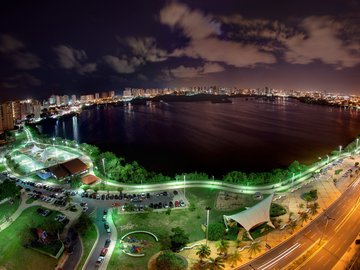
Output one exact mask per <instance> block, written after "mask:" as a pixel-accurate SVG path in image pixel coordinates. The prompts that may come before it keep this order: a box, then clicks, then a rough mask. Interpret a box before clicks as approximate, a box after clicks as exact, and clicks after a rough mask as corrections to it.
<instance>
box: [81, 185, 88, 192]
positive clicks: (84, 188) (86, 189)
mask: <svg viewBox="0 0 360 270" xmlns="http://www.w3.org/2000/svg"><path fill="white" fill-rule="evenodd" d="M82 189H83V190H84V191H88V190H89V189H90V186H89V185H85V186H83V187H82Z"/></svg>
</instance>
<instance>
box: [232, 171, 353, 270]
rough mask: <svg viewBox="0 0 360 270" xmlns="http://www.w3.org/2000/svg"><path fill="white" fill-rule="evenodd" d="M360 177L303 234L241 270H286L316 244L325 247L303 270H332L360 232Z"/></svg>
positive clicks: (292, 238)
mask: <svg viewBox="0 0 360 270" xmlns="http://www.w3.org/2000/svg"><path fill="white" fill-rule="evenodd" d="M359 205H360V178H358V179H357V180H356V181H355V182H354V183H353V184H352V185H351V186H350V187H349V188H348V189H347V190H346V191H345V192H344V193H343V195H342V196H341V197H340V198H339V199H338V200H337V201H335V202H334V203H333V204H332V205H331V206H330V207H329V208H328V209H327V210H326V211H325V212H323V213H322V214H321V215H319V216H318V218H317V219H316V220H314V221H313V222H311V223H310V224H309V225H308V226H307V227H305V228H304V229H303V230H302V231H300V232H299V233H297V234H296V235H294V236H293V237H291V238H290V239H289V240H287V241H285V242H283V243H281V244H280V245H279V246H277V247H275V248H273V249H271V250H270V251H268V252H267V253H265V254H264V255H262V256H260V257H258V258H256V259H254V260H253V261H251V262H249V263H247V264H245V265H243V266H241V267H239V268H237V269H257V270H267V269H282V268H284V267H286V266H287V265H288V264H290V263H291V262H293V261H294V260H295V259H296V258H297V257H299V256H300V255H301V254H302V253H303V252H305V251H306V250H307V249H308V248H309V247H310V246H312V245H313V244H316V245H318V243H319V242H320V241H321V243H320V245H321V244H324V246H323V247H322V248H321V249H319V250H318V252H317V253H316V254H314V256H313V257H311V258H310V259H309V260H308V261H307V262H306V263H305V264H304V265H302V266H301V269H314V270H315V269H331V268H332V267H333V266H334V265H335V264H336V263H337V262H338V261H339V259H341V257H342V255H343V254H344V253H345V251H346V250H347V248H348V247H349V246H350V244H351V242H353V241H354V240H355V238H356V237H357V235H358V233H359V231H360V222H358V219H359V216H360V207H359Z"/></svg>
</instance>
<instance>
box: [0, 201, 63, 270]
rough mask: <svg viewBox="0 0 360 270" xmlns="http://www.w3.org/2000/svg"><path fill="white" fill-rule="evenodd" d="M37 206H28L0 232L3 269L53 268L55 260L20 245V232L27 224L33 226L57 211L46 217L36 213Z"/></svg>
mask: <svg viewBox="0 0 360 270" xmlns="http://www.w3.org/2000/svg"><path fill="white" fill-rule="evenodd" d="M37 208H38V207H30V208H28V209H26V210H24V212H23V213H22V214H21V215H20V217H18V218H17V219H16V220H15V221H14V223H13V224H11V226H9V227H8V228H6V229H5V230H3V231H1V232H0V243H1V245H0V265H2V266H3V267H5V269H12V270H17V269H29V270H32V269H37V270H43V269H44V270H48V269H55V267H56V265H57V260H55V259H53V258H51V257H49V256H46V255H44V254H42V253H40V252H38V251H35V250H33V249H30V248H25V247H24V246H23V245H22V243H23V242H22V238H21V237H20V235H21V232H22V231H24V230H26V229H27V228H28V226H31V227H35V226H38V225H40V224H42V223H43V222H45V221H46V220H51V219H54V217H55V216H56V215H57V212H52V214H50V215H49V216H48V217H42V216H40V215H38V214H37V213H36V209H37Z"/></svg>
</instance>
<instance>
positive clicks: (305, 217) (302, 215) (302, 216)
mask: <svg viewBox="0 0 360 270" xmlns="http://www.w3.org/2000/svg"><path fill="white" fill-rule="evenodd" d="M308 220H309V214H308V213H306V212H301V213H300V217H299V221H300V222H301V227H302V226H303V225H304V222H306V221H308Z"/></svg>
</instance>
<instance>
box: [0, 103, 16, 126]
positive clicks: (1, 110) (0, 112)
mask: <svg viewBox="0 0 360 270" xmlns="http://www.w3.org/2000/svg"><path fill="white" fill-rule="evenodd" d="M0 120H1V123H2V127H1V130H2V131H4V130H7V129H14V117H13V108H12V103H11V102H5V103H3V104H1V107H0Z"/></svg>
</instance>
